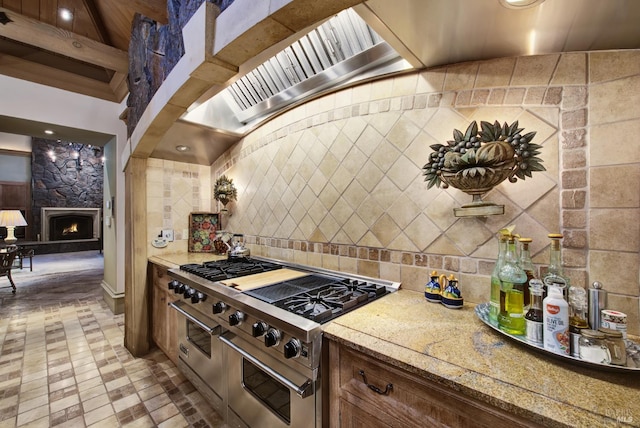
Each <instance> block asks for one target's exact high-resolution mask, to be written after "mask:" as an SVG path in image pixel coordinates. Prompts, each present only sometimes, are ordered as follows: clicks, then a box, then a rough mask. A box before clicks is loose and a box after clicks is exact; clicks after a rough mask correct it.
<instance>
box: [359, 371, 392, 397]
mask: <svg viewBox="0 0 640 428" xmlns="http://www.w3.org/2000/svg"><path fill="white" fill-rule="evenodd" d="M358 373H360V376H362V381H363V382H364V384H365V385H367V387H368V388H369V389H370V390H372V391H374V392H377V393H378V394H380V395H388V394H389V392H390V391H391V390H392V389H393V384H392V383H388V384H387V386H386V387H385V388H384V391H383V390H382V389H380V388H378V387H377V386H375V385H371V384H370V383H369V382H367V377H366V376H365V374H364V370H360V371H359V372H358Z"/></svg>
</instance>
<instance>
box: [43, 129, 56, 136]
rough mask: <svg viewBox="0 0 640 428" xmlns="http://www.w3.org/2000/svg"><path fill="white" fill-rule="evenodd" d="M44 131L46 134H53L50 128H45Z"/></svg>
mask: <svg viewBox="0 0 640 428" xmlns="http://www.w3.org/2000/svg"><path fill="white" fill-rule="evenodd" d="M44 133H45V134H47V135H53V134H54V132H53V131H52V130H50V129H45V130H44Z"/></svg>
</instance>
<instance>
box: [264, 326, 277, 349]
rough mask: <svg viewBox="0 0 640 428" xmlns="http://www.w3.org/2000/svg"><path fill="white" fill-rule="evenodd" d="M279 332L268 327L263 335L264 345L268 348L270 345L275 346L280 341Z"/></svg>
mask: <svg viewBox="0 0 640 428" xmlns="http://www.w3.org/2000/svg"><path fill="white" fill-rule="evenodd" d="M280 337H281V335H280V332H279V331H278V330H276V329H275V328H270V329H269V331H267V334H265V335H264V346H266V347H267V348H270V347H272V346H277V345H278V343H280Z"/></svg>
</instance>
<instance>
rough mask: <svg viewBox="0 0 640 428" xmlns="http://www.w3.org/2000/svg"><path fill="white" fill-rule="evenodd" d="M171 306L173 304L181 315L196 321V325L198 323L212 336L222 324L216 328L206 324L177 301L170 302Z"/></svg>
mask: <svg viewBox="0 0 640 428" xmlns="http://www.w3.org/2000/svg"><path fill="white" fill-rule="evenodd" d="M169 306H171V307H172V308H173V309H175V310H176V311H178V313H179V314H180V315H182V316H183V317H185V318H186V319H188V320H189V321H191V322H192V323H194V324H195V325H197V326H198V327H200V328H201V329H203V330H204V331H206V332H207V333H209V334H210V335H212V336H213V335H214V334H215V332H216V330H217V329H218V328H219V327H220V326H216V327H214V328H211V327H209V326H208V325H206V324H205V323H203V322H202V321H200V320H199V319H197V318H196V317H194V316H193V315H191V314H190V313H189V312H187V311H185V310H184V309H182V308H181V307H180V306H178V305H177V304H176V303H175V302H170V303H169Z"/></svg>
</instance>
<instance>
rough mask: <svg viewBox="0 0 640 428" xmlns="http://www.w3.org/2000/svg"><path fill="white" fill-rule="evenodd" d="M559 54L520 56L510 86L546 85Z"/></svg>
mask: <svg viewBox="0 0 640 428" xmlns="http://www.w3.org/2000/svg"><path fill="white" fill-rule="evenodd" d="M559 59H560V55H535V56H521V57H519V58H518V60H517V62H516V66H515V69H514V71H513V77H512V78H511V86H530V85H547V84H549V82H550V81H551V76H552V74H553V71H554V70H555V68H556V65H557V63H558V60H559Z"/></svg>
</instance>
